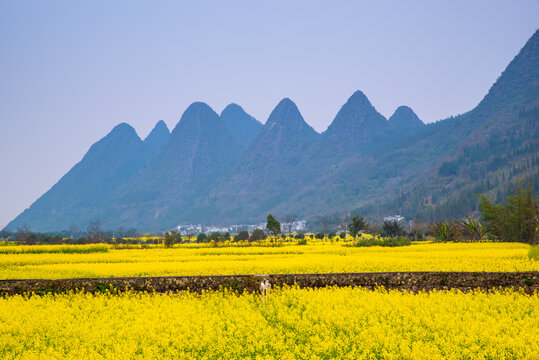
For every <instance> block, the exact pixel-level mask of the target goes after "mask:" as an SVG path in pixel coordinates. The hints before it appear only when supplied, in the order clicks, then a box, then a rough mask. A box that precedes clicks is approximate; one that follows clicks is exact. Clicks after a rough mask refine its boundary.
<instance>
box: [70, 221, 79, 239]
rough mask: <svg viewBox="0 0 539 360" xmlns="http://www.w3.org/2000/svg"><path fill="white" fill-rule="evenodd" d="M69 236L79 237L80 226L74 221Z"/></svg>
mask: <svg viewBox="0 0 539 360" xmlns="http://www.w3.org/2000/svg"><path fill="white" fill-rule="evenodd" d="M69 236H71V239H76V238H78V237H79V227H78V226H77V224H75V223H73V224H71V226H70V227H69Z"/></svg>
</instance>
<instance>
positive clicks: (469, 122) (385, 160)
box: [8, 31, 539, 231]
mask: <svg viewBox="0 0 539 360" xmlns="http://www.w3.org/2000/svg"><path fill="white" fill-rule="evenodd" d="M538 122H539V31H537V32H535V34H534V35H533V36H532V37H531V38H530V39H529V40H528V42H527V43H526V45H525V46H524V47H523V48H522V49H521V51H520V52H519V54H518V55H517V56H516V57H515V58H514V59H513V60H512V61H511V63H510V64H509V65H508V66H507V68H506V69H505V71H504V72H503V73H502V74H501V76H500V77H499V78H498V79H497V80H496V82H495V83H494V84H493V86H492V87H491V89H490V90H489V92H488V93H487V95H486V96H485V97H484V98H483V99H482V100H481V102H480V103H479V104H478V105H477V106H476V107H475V108H474V109H472V110H471V111H469V112H467V113H464V114H462V115H459V116H454V117H450V118H447V119H445V120H441V121H438V122H435V123H431V124H428V125H425V124H424V123H423V122H422V121H421V120H420V119H419V118H418V116H417V115H416V114H415V113H414V111H413V110H412V109H411V108H410V107H408V106H400V107H398V108H397V109H396V111H395V112H394V114H393V115H392V116H391V117H389V119H386V118H385V117H384V116H383V115H381V114H380V113H379V112H378V111H377V110H376V109H375V107H374V106H373V105H372V104H371V102H370V101H369V99H368V98H367V96H366V95H365V94H364V93H362V92H361V91H356V92H355V93H354V94H352V96H350V98H349V99H348V100H347V101H346V103H345V104H344V105H343V106H342V107H341V109H340V110H339V111H338V113H337V115H336V116H335V118H334V120H333V122H332V123H331V124H330V125H329V127H328V128H327V130H326V131H325V132H323V133H321V134H320V133H317V132H316V131H315V130H314V129H313V128H312V127H311V126H309V125H308V124H307V123H306V122H305V120H304V119H303V117H302V115H301V113H300V111H299V109H298V108H297V106H296V105H295V104H294V102H293V101H292V100H290V99H288V98H285V99H283V100H281V101H280V102H279V104H277V106H276V107H275V109H274V110H273V111H272V112H271V114H270V116H269V118H268V120H267V121H266V122H265V124H261V123H260V122H259V121H258V120H256V119H255V118H254V117H252V116H251V115H249V114H248V113H246V112H245V111H244V110H243V108H241V107H240V106H239V105H236V104H230V105H228V106H227V107H226V108H225V109H224V110H223V111H222V112H221V114H220V115H219V114H217V113H216V112H215V111H214V110H213V109H212V108H211V107H210V106H208V105H207V104H205V103H201V102H196V103H193V104H191V105H190V106H189V107H188V108H187V109H186V110H185V112H184V113H183V115H182V116H181V119H180V121H179V122H178V124H177V125H176V127H175V128H174V129H173V130H172V132H169V130H168V128H167V126H166V124H165V123H164V122H163V121H159V122H158V123H157V124H156V125H155V128H154V129H153V130H152V132H151V133H150V134H149V135H148V136H147V137H146V138H145V139H144V140H142V139H140V137H139V136H138V135H137V133H136V131H135V130H134V129H133V128H132V127H131V126H130V125H128V124H125V123H122V124H119V125H117V126H116V127H114V128H113V129H112V131H111V132H110V133H109V134H107V135H106V136H105V137H104V138H102V139H101V140H99V141H98V142H96V143H95V144H94V145H92V146H91V148H90V149H89V150H88V152H87V153H86V155H85V156H84V157H83V158H82V160H81V161H80V162H79V163H78V164H76V165H75V166H74V167H73V168H72V169H71V170H70V171H69V172H68V173H67V174H65V175H64V176H63V177H62V178H61V179H60V180H59V181H58V183H56V184H55V185H54V186H53V187H52V188H51V189H50V190H49V191H47V192H46V193H45V194H44V195H42V196H41V197H40V198H39V199H38V200H36V201H35V202H34V203H33V204H32V205H31V206H30V207H29V208H28V209H26V210H25V211H23V212H22V213H21V214H20V215H19V216H17V218H15V219H14V220H13V221H12V222H11V223H10V224H9V225H8V227H9V228H10V229H15V228H17V227H20V226H22V225H23V224H26V225H27V226H29V227H30V229H31V230H34V231H58V230H62V229H67V228H69V227H70V226H71V225H72V224H75V225H77V226H78V227H80V228H85V227H86V225H87V224H88V222H89V221H93V220H96V219H99V220H100V221H101V224H102V226H103V228H106V229H116V228H119V227H125V228H137V229H138V230H143V231H157V230H164V229H168V228H172V227H174V226H175V225H178V224H182V223H183V224H185V223H202V224H216V225H218V224H221V225H226V224H241V223H255V222H260V221H263V220H264V219H265V216H266V215H267V214H268V213H272V214H274V215H276V217H277V218H279V217H283V216H284V215H286V214H295V215H296V216H298V217H300V218H311V217H316V216H317V215H323V214H324V215H335V216H337V215H339V214H342V213H349V212H359V213H361V214H362V215H365V216H367V217H368V218H370V219H379V218H380V217H382V216H385V215H391V214H396V213H399V214H401V215H403V216H405V217H406V218H408V219H416V220H421V221H436V220H439V219H442V218H458V217H461V216H464V215H465V214H468V213H471V212H474V211H476V210H477V200H476V198H475V196H474V195H475V194H478V193H482V194H487V195H488V196H490V197H492V198H494V199H497V200H501V199H503V198H504V197H505V195H507V194H508V193H510V192H511V191H513V190H514V188H515V186H516V184H517V183H518V182H520V181H533V182H534V184H535V188H536V190H537V189H538V186H539V142H538V139H539V132H538V126H537V125H538Z"/></svg>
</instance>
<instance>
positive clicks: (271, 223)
mask: <svg viewBox="0 0 539 360" xmlns="http://www.w3.org/2000/svg"><path fill="white" fill-rule="evenodd" d="M266 228H267V229H268V231H269V232H270V234H271V235H272V236H273V237H274V238H276V237H277V235H279V234H280V233H281V223H280V222H279V221H277V220H276V219H275V218H274V217H273V215H271V214H268V223H267V224H266Z"/></svg>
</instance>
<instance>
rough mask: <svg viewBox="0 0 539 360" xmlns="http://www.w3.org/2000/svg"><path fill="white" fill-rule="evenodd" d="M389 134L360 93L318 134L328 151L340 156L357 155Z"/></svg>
mask: <svg viewBox="0 0 539 360" xmlns="http://www.w3.org/2000/svg"><path fill="white" fill-rule="evenodd" d="M389 131H390V127H389V123H388V121H387V120H386V118H385V117H384V116H382V115H381V114H380V113H379V112H378V111H376V109H375V108H374V106H372V104H371V103H370V101H369V99H368V98H367V96H365V94H364V93H363V92H361V91H359V90H358V91H356V92H355V93H354V94H352V96H350V98H349V99H348V101H347V102H346V103H345V104H344V105H343V106H342V107H341V109H340V110H339V112H338V113H337V115H336V116H335V119H334V120H333V122H332V123H331V124H330V125H329V127H328V128H327V130H326V131H325V132H324V133H323V134H322V135H323V141H324V142H325V143H326V144H330V145H331V146H330V147H329V148H331V149H334V150H335V151H338V152H340V153H342V154H350V153H357V152H358V151H360V150H361V149H365V148H366V147H368V146H369V144H372V143H375V142H377V141H380V140H381V139H382V138H383V137H384V136H386V135H387V134H388V133H389Z"/></svg>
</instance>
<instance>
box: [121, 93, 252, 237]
mask: <svg viewBox="0 0 539 360" xmlns="http://www.w3.org/2000/svg"><path fill="white" fill-rule="evenodd" d="M241 153H242V146H241V145H240V144H239V143H238V142H237V141H236V140H235V139H234V138H233V137H232V136H231V135H230V134H229V133H228V131H227V129H226V127H225V125H224V123H223V121H222V120H221V119H220V117H219V115H217V113H215V111H213V109H212V108H210V107H209V106H208V105H207V104H205V103H202V102H196V103H193V104H191V105H190V106H189V107H188V108H187V109H186V110H185V112H184V113H183V115H182V117H181V119H180V121H179V122H178V124H177V125H176V127H175V128H174V130H173V131H172V133H171V135H170V138H169V140H168V142H167V144H166V145H165V146H164V147H163V148H162V149H161V151H160V152H159V153H158V154H157V155H156V156H155V157H154V158H153V159H152V160H151V161H150V162H149V163H148V165H147V166H145V167H144V168H143V169H141V170H140V171H139V172H138V174H137V176H136V177H134V178H133V179H132V180H131V181H129V182H128V183H126V184H125V186H124V187H123V188H122V189H121V191H119V192H118V194H117V196H116V198H115V199H114V201H113V202H112V207H111V214H114V217H115V219H117V220H114V221H116V222H117V223H122V224H123V225H124V226H126V227H127V226H129V227H137V228H138V227H141V226H142V227H143V228H152V229H156V228H157V229H163V228H170V227H173V226H174V225H175V224H177V223H178V222H179V221H181V220H184V219H187V218H188V219H190V220H192V221H195V220H196V219H195V218H193V217H191V215H190V209H191V208H192V207H193V201H194V197H196V195H197V194H203V193H205V192H206V191H208V188H209V186H210V185H211V184H212V183H213V182H214V181H216V179H218V178H219V177H221V176H224V175H225V174H227V172H228V171H229V169H230V168H231V166H233V165H234V164H235V163H236V162H237V161H238V159H239V157H240V156H241ZM112 225H113V223H112V222H111V226H112Z"/></svg>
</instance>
